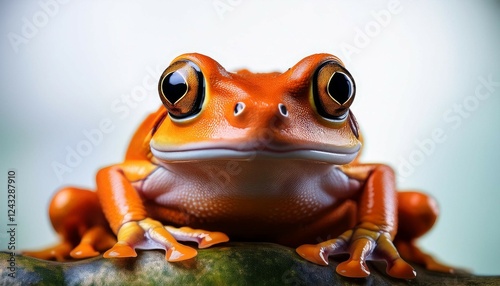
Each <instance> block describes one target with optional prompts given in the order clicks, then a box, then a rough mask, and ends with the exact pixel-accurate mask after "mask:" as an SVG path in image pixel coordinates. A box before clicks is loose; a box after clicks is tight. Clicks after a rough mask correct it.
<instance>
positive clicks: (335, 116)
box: [27, 54, 452, 279]
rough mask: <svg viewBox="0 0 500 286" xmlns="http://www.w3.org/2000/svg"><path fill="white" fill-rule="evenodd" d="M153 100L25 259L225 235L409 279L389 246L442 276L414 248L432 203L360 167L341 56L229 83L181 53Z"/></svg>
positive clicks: (56, 210) (244, 75) (215, 69)
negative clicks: (112, 158) (119, 158)
mask: <svg viewBox="0 0 500 286" xmlns="http://www.w3.org/2000/svg"><path fill="white" fill-rule="evenodd" d="M159 93H160V98H161V100H162V102H163V104H164V106H162V107H160V108H159V109H158V111H157V112H155V113H153V114H151V115H150V116H149V117H148V118H146V120H145V121H144V122H143V123H142V124H141V126H140V128H139V129H138V130H137V132H136V133H135V135H134V137H133V138H132V140H131V143H130V146H129V148H128V151H127V154H126V157H125V160H124V162H123V163H120V164H116V165H112V166H109V167H106V168H103V169H101V170H100V171H99V172H98V174H97V191H96V192H92V191H90V190H83V189H77V188H65V189H62V190H61V191H59V192H58V193H57V194H56V195H55V197H54V198H53V200H52V203H51V205H50V210H49V211H50V217H51V220H52V223H53V226H54V228H55V230H56V231H57V232H58V233H59V234H60V236H61V239H62V242H61V243H60V244H58V245H56V246H54V247H51V248H49V249H46V250H42V251H37V252H29V253H27V254H29V255H32V256H37V257H40V258H45V259H57V260H64V259H67V258H69V257H70V256H71V257H73V258H84V257H90V256H95V255H98V254H99V253H100V252H105V253H104V257H135V256H136V255H137V254H136V252H135V249H136V248H139V249H153V248H160V249H165V250H166V259H167V260H168V261H181V260H186V259H190V258H192V257H194V256H196V254H197V252H196V250H195V249H194V248H192V247H189V246H186V245H183V244H181V243H179V242H178V241H194V242H196V243H198V247H199V248H205V247H209V246H211V245H214V244H217V243H222V242H226V241H228V239H229V238H228V237H231V239H234V240H245V241H249V240H253V241H269V242H276V243H280V244H284V245H288V246H293V247H297V253H298V254H299V255H301V256H302V257H304V258H305V259H307V260H309V261H311V262H314V263H317V264H321V265H325V264H328V256H330V255H336V254H340V253H347V254H349V255H350V257H349V259H348V260H347V261H345V262H343V263H341V264H340V265H339V266H338V268H337V272H338V273H339V274H341V275H344V276H349V277H366V276H367V275H369V273H370V272H369V269H368V267H367V265H366V261H367V260H385V261H386V262H387V266H388V267H387V273H388V274H389V275H391V276H393V277H399V278H406V279H411V278H414V277H415V275H416V273H415V272H414V270H413V268H412V267H411V266H410V265H409V264H408V263H406V262H405V260H403V259H402V258H401V257H400V254H399V252H398V250H397V249H396V247H395V245H396V246H397V247H398V249H399V250H400V251H401V254H403V256H404V258H405V259H407V260H412V261H415V262H417V263H421V264H423V265H425V266H427V267H428V268H429V269H433V270H438V271H446V272H449V271H452V269H451V268H450V267H448V266H445V265H442V264H440V263H438V262H436V261H435V260H434V259H433V258H432V257H431V256H429V255H427V254H425V253H423V252H421V251H420V250H419V249H418V248H417V247H416V246H415V244H414V241H415V239H416V238H417V237H419V236H421V235H422V234H424V233H425V232H427V231H428V230H429V229H430V228H431V226H432V225H433V223H434V221H435V220H436V218H437V214H438V211H437V208H436V204H435V202H434V201H433V200H432V199H431V198H429V197H428V196H426V195H424V194H421V193H418V192H401V193H399V192H397V191H396V186H395V178H394V173H393V171H392V170H391V168H389V167H388V166H385V165H382V164H362V163H360V162H358V158H357V157H358V156H359V150H360V147H361V139H360V134H359V130H358V126H357V123H356V120H355V119H354V115H353V114H352V112H351V111H350V105H351V104H352V102H353V100H354V95H355V84H354V80H353V79H352V76H351V75H350V74H349V72H348V71H347V70H346V69H345V68H344V66H343V64H342V62H341V61H340V60H339V59H338V58H337V57H335V56H332V55H328V54H316V55H312V56H309V57H306V58H304V59H303V60H301V61H300V62H299V63H297V64H296V65H295V66H293V67H292V68H291V69H289V70H287V71H286V72H284V73H251V72H249V71H246V70H242V71H239V72H237V73H230V72H227V71H226V70H225V69H224V68H223V67H222V66H220V65H219V64H218V63H217V62H216V61H214V60H212V59H211V58H209V57H206V56H203V55H200V54H185V55H181V56H179V57H178V58H176V59H174V61H173V62H172V65H171V66H170V67H168V68H167V69H166V71H165V72H164V74H163V75H162V77H161V78H160V83H159ZM398 214H399V215H398ZM398 223H399V227H398ZM325 238H326V240H324V239H325ZM323 240H324V241H323ZM320 241H322V242H320ZM318 242H320V243H318Z"/></svg>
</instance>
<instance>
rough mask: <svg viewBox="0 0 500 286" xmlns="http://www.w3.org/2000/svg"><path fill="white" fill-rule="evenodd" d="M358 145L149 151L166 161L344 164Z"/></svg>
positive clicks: (357, 149) (152, 148)
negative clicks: (278, 160) (314, 147)
mask: <svg viewBox="0 0 500 286" xmlns="http://www.w3.org/2000/svg"><path fill="white" fill-rule="evenodd" d="M359 149H360V146H355V147H353V148H349V149H346V150H342V151H331V150H328V151H327V150H315V149H294V150H271V149H263V150H259V149H257V150H238V149H232V148H221V147H218V148H202V149H188V150H165V151H164V150H158V149H156V148H154V147H153V146H151V152H152V153H153V156H155V157H156V158H157V159H159V160H161V161H163V162H166V163H176V162H193V161H208V160H241V161H251V160H266V159H267V160H273V159H281V160H307V161H311V162H318V163H329V164H335V165H344V164H348V163H350V162H352V161H353V160H354V159H355V158H356V156H357V154H358V152H359Z"/></svg>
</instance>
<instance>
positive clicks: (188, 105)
mask: <svg viewBox="0 0 500 286" xmlns="http://www.w3.org/2000/svg"><path fill="white" fill-rule="evenodd" d="M158 91H159V93H160V99H161V101H162V102H163V104H164V105H165V107H166V108H167V110H168V113H169V114H170V116H171V117H172V118H175V119H184V118H187V117H191V116H194V115H196V114H198V113H199V112H200V111H201V107H202V105H203V100H204V98H205V84H204V79H203V74H202V73H201V71H200V68H199V67H198V66H197V65H195V64H194V63H192V62H190V61H178V62H175V63H173V64H171V65H170V66H169V67H168V68H167V69H166V70H165V71H164V72H163V74H162V75H161V77H160V83H159V85H158Z"/></svg>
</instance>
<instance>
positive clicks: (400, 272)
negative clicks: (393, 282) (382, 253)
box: [386, 259, 417, 279]
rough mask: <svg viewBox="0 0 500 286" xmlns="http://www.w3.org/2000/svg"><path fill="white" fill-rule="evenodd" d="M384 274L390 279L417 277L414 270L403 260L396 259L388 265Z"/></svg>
mask: <svg viewBox="0 0 500 286" xmlns="http://www.w3.org/2000/svg"><path fill="white" fill-rule="evenodd" d="M386 272H387V274H389V275H391V276H392V277H396V278H403V279H413V278H415V277H416V276H417V273H416V272H415V269H413V267H411V265H410V264H408V263H406V262H405V261H404V260H403V259H396V261H394V262H392V263H388V264H387V270H386Z"/></svg>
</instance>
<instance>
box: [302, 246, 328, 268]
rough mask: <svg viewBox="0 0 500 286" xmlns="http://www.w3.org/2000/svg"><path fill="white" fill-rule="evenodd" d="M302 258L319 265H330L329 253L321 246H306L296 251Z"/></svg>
mask: <svg viewBox="0 0 500 286" xmlns="http://www.w3.org/2000/svg"><path fill="white" fill-rule="evenodd" d="M296 251H297V253H298V254H299V255H300V256H302V258H304V259H306V260H308V261H311V262H313V263H316V264H319V265H328V253H327V252H326V251H325V248H324V247H322V246H321V245H319V244H304V245H301V246H299V247H297V249H296Z"/></svg>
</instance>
